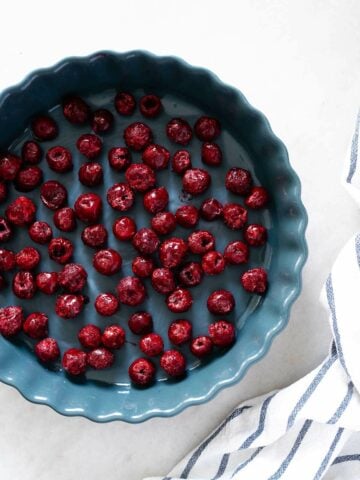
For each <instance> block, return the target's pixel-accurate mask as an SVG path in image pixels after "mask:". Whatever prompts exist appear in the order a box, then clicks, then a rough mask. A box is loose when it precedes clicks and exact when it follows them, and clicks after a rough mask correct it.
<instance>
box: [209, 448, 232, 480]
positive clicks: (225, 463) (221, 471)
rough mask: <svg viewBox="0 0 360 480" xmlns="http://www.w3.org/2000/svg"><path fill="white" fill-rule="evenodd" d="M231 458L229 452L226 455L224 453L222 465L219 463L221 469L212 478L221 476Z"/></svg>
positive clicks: (213, 479)
mask: <svg viewBox="0 0 360 480" xmlns="http://www.w3.org/2000/svg"><path fill="white" fill-rule="evenodd" d="M229 458H230V454H229V453H225V455H223V457H222V459H221V462H220V465H219V470H218V471H217V473H216V475H215V477H213V478H212V479H211V480H217V479H218V478H220V477H221V476H222V475H223V473H224V472H225V470H226V467H227V464H228V462H229Z"/></svg>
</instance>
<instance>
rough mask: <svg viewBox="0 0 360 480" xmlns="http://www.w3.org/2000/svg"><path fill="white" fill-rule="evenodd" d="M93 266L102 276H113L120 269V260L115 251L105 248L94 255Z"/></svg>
mask: <svg viewBox="0 0 360 480" xmlns="http://www.w3.org/2000/svg"><path fill="white" fill-rule="evenodd" d="M93 265H94V268H95V270H97V271H98V272H99V273H101V274H102V275H107V276H109V275H114V273H117V272H118V271H119V270H120V268H121V265H122V258H121V255H120V253H118V252H117V251H116V250H114V249H112V248H106V249H104V250H99V251H98V252H96V253H95V255H94V258H93Z"/></svg>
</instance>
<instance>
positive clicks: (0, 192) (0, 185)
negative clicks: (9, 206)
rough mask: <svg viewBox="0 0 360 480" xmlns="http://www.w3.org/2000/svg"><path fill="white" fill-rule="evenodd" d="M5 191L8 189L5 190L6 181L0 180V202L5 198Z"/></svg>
mask: <svg viewBox="0 0 360 480" xmlns="http://www.w3.org/2000/svg"><path fill="white" fill-rule="evenodd" d="M7 193H8V191H7V186H6V183H4V182H2V181H1V180H0V203H3V202H5V200H6V198H7Z"/></svg>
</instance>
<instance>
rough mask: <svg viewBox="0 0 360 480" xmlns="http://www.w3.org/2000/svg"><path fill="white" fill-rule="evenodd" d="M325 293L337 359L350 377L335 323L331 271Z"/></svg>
mask: <svg viewBox="0 0 360 480" xmlns="http://www.w3.org/2000/svg"><path fill="white" fill-rule="evenodd" d="M326 295H327V300H328V304H329V307H330V312H331V320H332V327H333V332H334V337H335V342H336V348H337V351H338V354H339V360H340V363H341V365H342V366H343V368H344V370H345V372H346V373H347V375H348V376H349V377H350V375H349V372H348V370H347V368H346V364H345V359H344V353H343V349H342V345H341V339H340V333H339V328H338V324H337V318H336V308H335V298H334V289H333V284H332V278H331V273H330V275H329V276H328V278H327V280H326Z"/></svg>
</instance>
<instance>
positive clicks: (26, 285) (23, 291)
mask: <svg viewBox="0 0 360 480" xmlns="http://www.w3.org/2000/svg"><path fill="white" fill-rule="evenodd" d="M12 288H13V292H14V294H15V295H16V296H17V297H19V298H23V299H25V300H29V299H30V298H33V296H34V295H35V292H36V283H35V278H34V275H33V274H32V273H31V272H18V273H16V274H15V275H14V278H13V281H12Z"/></svg>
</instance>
